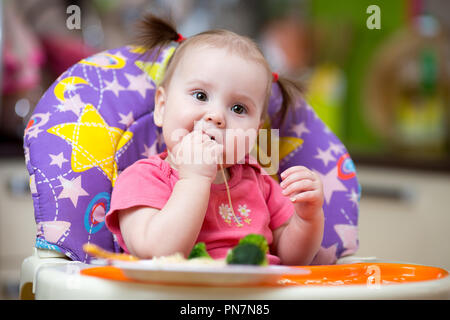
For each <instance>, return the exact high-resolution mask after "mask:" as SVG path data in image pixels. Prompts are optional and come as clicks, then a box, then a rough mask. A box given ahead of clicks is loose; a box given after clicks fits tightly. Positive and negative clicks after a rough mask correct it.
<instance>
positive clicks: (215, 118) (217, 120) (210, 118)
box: [204, 112, 225, 128]
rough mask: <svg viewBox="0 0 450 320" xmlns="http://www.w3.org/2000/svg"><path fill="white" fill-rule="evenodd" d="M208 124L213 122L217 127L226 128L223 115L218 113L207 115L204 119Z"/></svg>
mask: <svg viewBox="0 0 450 320" xmlns="http://www.w3.org/2000/svg"><path fill="white" fill-rule="evenodd" d="M204 119H205V121H206V122H212V123H214V124H215V125H216V126H217V127H219V128H222V127H224V126H225V119H224V118H223V116H222V115H221V114H219V113H218V112H214V113H212V112H210V113H207V114H205V117H204Z"/></svg>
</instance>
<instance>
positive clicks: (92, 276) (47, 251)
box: [20, 46, 450, 299]
mask: <svg viewBox="0 0 450 320" xmlns="http://www.w3.org/2000/svg"><path fill="white" fill-rule="evenodd" d="M173 51H174V48H173V47H167V48H165V50H163V51H162V52H161V54H160V56H158V57H157V59H156V60H155V62H153V61H154V60H153V59H152V57H151V56H150V55H148V54H144V51H143V49H142V48H140V47H133V46H125V47H122V48H118V49H113V50H108V51H104V52H101V53H98V54H96V55H93V56H91V57H89V58H86V59H83V60H81V61H79V62H78V63H77V64H75V65H74V66H72V67H71V68H69V69H68V70H67V71H66V72H64V73H63V74H61V75H60V76H59V78H58V79H57V80H56V81H55V82H54V84H53V85H52V86H51V87H50V88H49V89H48V90H47V91H46V93H45V94H44V95H43V97H42V98H41V100H40V102H39V103H38V105H37V106H36V108H35V111H34V113H33V116H32V117H31V119H30V121H29V123H28V125H27V127H26V129H25V136H24V149H25V160H26V166H27V169H28V172H29V174H30V189H31V193H32V197H33V203H34V210H35V220H36V226H37V233H36V245H35V248H34V252H33V255H32V256H30V257H28V258H27V259H25V261H24V262H23V265H22V269H21V283H20V297H21V298H22V299H28V298H37V299H46V298H48V299H56V298H63V299H64V298H67V299H89V298H94V299H108V298H112V299H123V298H125V299H126V298H132V299H135V298H146V299H153V298H154V299H178V298H181V299H186V297H187V296H186V295H188V297H189V298H190V299H191V298H192V299H196V298H200V299H209V298H213V299H230V298H231V299H240V298H244V299H265V298H267V299H301V298H308V299H311V298H312V299H314V298H328V299H330V298H331V299H334V298H336V299H340V298H352V297H353V298H355V297H356V298H363V297H367V298H390V297H402V298H404V297H407V298H408V297H417V296H419V297H423V296H425V297H431V298H436V297H438V298H442V297H444V298H448V297H449V291H450V290H449V288H450V285H449V277H448V276H447V273H446V271H445V270H442V269H438V270H434V269H426V270H425V269H424V270H422V269H420V268H419V266H416V267H414V266H407V265H398V266H397V269H395V268H393V267H392V266H391V265H382V264H379V262H378V261H376V260H373V259H372V260H370V259H369V260H364V259H363V260H361V259H359V258H355V257H351V255H352V254H354V253H355V252H356V250H357V248H358V205H359V198H360V194H361V190H360V186H359V184H358V180H357V177H356V172H355V167H354V165H353V162H352V160H351V158H350V156H349V154H348V152H347V150H346V148H345V147H344V145H343V144H342V143H341V142H340V141H339V139H338V138H337V137H336V136H335V135H334V134H333V133H332V132H331V131H330V130H329V129H328V128H327V126H326V125H325V124H324V123H323V122H322V121H321V120H320V119H319V118H318V117H317V115H316V114H315V112H314V111H313V109H312V108H311V107H310V106H309V105H308V104H307V103H306V102H305V101H304V100H303V99H298V100H297V101H296V103H295V105H293V106H291V108H290V110H289V112H288V114H287V116H286V118H285V121H284V122H283V123H281V125H280V114H279V113H278V111H279V109H280V106H281V102H282V96H281V93H280V90H279V87H278V85H277V84H276V83H274V84H273V87H272V96H271V99H270V104H269V110H268V111H269V116H270V117H269V119H268V120H267V121H266V126H265V127H266V128H277V129H278V128H279V134H278V136H277V135H276V134H274V136H271V137H270V139H272V140H271V141H272V143H277V144H278V146H279V162H278V159H272V160H273V162H272V166H271V167H267V168H266V169H267V171H268V172H270V170H272V177H273V178H274V179H277V180H278V181H279V176H278V174H279V173H280V172H282V171H284V170H285V169H286V168H288V167H291V166H294V165H303V166H306V167H308V168H310V169H312V170H314V171H315V172H317V173H318V174H319V175H320V177H321V178H322V181H323V185H324V194H325V202H324V207H323V208H324V213H325V232H324V238H323V242H322V246H321V249H320V251H319V253H318V254H317V255H316V257H315V259H314V261H313V263H312V264H313V265H320V266H316V267H309V268H311V269H310V270H312V273H311V278H310V279H309V280H310V281H313V280H314V279H315V280H314V281H316V284H318V286H314V285H313V286H310V285H308V286H307V288H308V290H306V291H305V287H303V288H302V290H299V286H295V285H290V286H286V287H277V288H270V287H248V288H239V289H236V288H226V287H223V288H220V287H215V288H214V290H209V288H202V287H189V286H173V285H172V286H165V285H163V284H148V283H146V284H142V283H136V282H132V281H127V279H125V278H124V277H123V275H122V274H121V273H120V271H118V270H117V269H111V268H109V269H108V267H103V269H102V267H98V268H97V269H96V268H93V267H95V265H92V264H90V263H91V262H94V261H92V260H91V257H90V256H89V255H88V254H86V253H85V252H84V251H83V245H84V244H85V243H90V244H95V245H98V246H99V247H101V248H103V249H104V250H108V251H111V252H117V253H119V252H121V249H120V247H119V245H118V243H117V241H116V240H115V239H114V237H113V235H112V234H111V233H110V232H109V231H108V229H107V228H106V226H105V223H104V217H105V213H106V212H108V210H109V204H110V194H111V190H112V188H113V186H114V182H115V180H116V178H117V176H118V174H120V172H121V171H122V170H124V169H125V168H126V167H127V166H129V165H131V164H132V163H134V162H135V161H137V160H138V159H141V158H144V157H148V156H149V155H153V154H157V153H160V152H162V151H163V150H164V149H165V145H164V141H163V138H162V132H161V128H159V127H157V126H155V125H154V123H153V108H154V105H153V102H154V101H153V99H154V93H155V88H156V85H157V83H158V82H159V81H160V80H161V79H162V76H163V72H164V69H165V66H166V64H167V61H168V60H169V59H170V56H171V54H173ZM260 149H264V146H263V145H262V144H259V145H258V147H257V148H256V149H255V150H256V152H258V150H260ZM268 153H270V151H268V150H261V154H266V155H267V154H268ZM277 165H279V170H276V169H277ZM344 257H346V258H344ZM338 259H340V261H341V262H342V263H345V264H344V265H339V264H338V265H335V264H336V262H337V261H338ZM342 259H343V260H342ZM354 262H363V263H360V264H349V263H354ZM327 265H329V267H330V268H332V269H327V268H328V267H327ZM371 266H372V267H374V268H372V269H373V270H375V271H378V272H381V273H382V274H383V273H384V275H391V278H392V277H395V274H396V273H395V271H399V270H403V271H404V270H410V271H411V270H413V269H414V272H416V273H417V274H418V273H421V274H422V278H420V279H419V280H423V279H425V280H429V281H416V282H408V281H406V282H408V283H406V284H402V285H397V286H390V288H389V289H386V288H384V289H382V290H378V291H377V290H368V289H367V288H368V285H367V284H370V283H371V281H372V280H373V279H375V280H374V281H375V282H374V283H375V284H378V285H379V284H382V285H383V283H381V282H382V280H383V278H382V277H381V278H380V277H378V278H377V277H376V272H375V273H373V270H372V271H371V269H370V268H371ZM333 268H334V269H333ZM408 268H409V269H408ZM415 268H416V269H415ZM419 269H420V270H419ZM99 270H100V271H101V270H103V271H101V272H100V271H99ZM393 270H394V271H393ZM414 272H413V273H414ZM333 274H334V278H333V277H332V275H333ZM355 274H359V275H360V276H362V278H361V277H360V278H359V280H355V279H353V280H351V279H350V278H348V277H349V276H350V275H353V278H355V276H354V275H355ZM326 275H328V276H329V278H333V279H334V280H333V281H334V282H333V283H331V282H327V281H324V280H323V279H324V278H326ZM364 275H365V276H364ZM371 275H375V278H373V277H372V278H370V276H371ZM427 277H428V278H427ZM391 278H390V279H391ZM386 279H387V278H386ZM386 279H384V281H389V280H386ZM344 280H348V281H349V283H350V284H352V285H349V286H345V285H343V284H344V282H343V281H344ZM296 281H297V284H299V283H300V282H301V281H300V280H298V279H297V280H296ZM299 281H300V282H299ZM302 281H303V280H302ZM336 281H341V282H342V283H339V282H336ZM352 281H353V282H352ZM377 281H378V282H377ZM294 282H295V281H294ZM391 282H395V280H392V279H391ZM291 283H292V279H291ZM302 284H303V285H305V284H308V283H305V282H302ZM309 284H311V283H309ZM313 284H314V283H313ZM299 285H300V284H299ZM369 287H370V285H369ZM386 287H389V286H386ZM411 288H415V289H413V290H411ZM430 289H432V290H431V291H430ZM365 294H366V295H365Z"/></svg>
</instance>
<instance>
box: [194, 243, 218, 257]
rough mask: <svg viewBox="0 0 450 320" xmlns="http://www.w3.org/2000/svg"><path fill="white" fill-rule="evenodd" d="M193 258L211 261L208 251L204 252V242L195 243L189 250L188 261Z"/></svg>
mask: <svg viewBox="0 0 450 320" xmlns="http://www.w3.org/2000/svg"><path fill="white" fill-rule="evenodd" d="M194 258H209V259H212V258H211V256H210V255H209V253H208V251H206V245H205V243H204V242H199V243H197V244H196V245H195V246H194V247H193V248H192V250H191V253H190V254H189V257H188V259H194Z"/></svg>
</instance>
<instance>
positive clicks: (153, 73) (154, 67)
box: [135, 47, 175, 85]
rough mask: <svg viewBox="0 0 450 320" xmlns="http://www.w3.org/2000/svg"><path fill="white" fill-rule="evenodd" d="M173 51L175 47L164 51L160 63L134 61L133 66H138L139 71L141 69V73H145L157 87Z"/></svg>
mask: <svg viewBox="0 0 450 320" xmlns="http://www.w3.org/2000/svg"><path fill="white" fill-rule="evenodd" d="M174 51H175V47H170V48H168V49H166V50H165V51H164V53H163V55H164V58H163V61H161V63H159V62H156V63H152V62H145V61H139V60H138V61H136V62H135V64H136V66H138V68H139V69H141V70H142V71H143V72H145V73H146V74H147V75H148V76H149V77H150V78H151V79H152V80H153V81H154V82H155V83H156V84H157V85H159V84H160V83H161V81H162V80H163V77H164V72H165V71H166V67H167V63H168V62H169V60H170V58H171V57H172V55H173V53H174Z"/></svg>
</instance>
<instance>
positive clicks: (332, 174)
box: [313, 167, 347, 204]
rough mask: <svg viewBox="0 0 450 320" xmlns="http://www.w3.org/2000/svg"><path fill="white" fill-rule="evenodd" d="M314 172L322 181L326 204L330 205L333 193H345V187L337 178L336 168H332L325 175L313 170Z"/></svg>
mask: <svg viewBox="0 0 450 320" xmlns="http://www.w3.org/2000/svg"><path fill="white" fill-rule="evenodd" d="M313 171H314V172H316V173H317V174H318V175H319V177H320V179H321V180H322V185H323V193H324V198H325V202H326V203H327V204H329V203H330V201H331V197H332V196H333V194H334V193H335V192H338V191H347V188H346V187H345V185H344V184H343V183H342V182H341V181H340V180H339V178H338V176H337V167H333V168H332V169H331V170H330V171H328V172H327V173H326V174H322V173H320V172H318V171H317V170H313Z"/></svg>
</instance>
